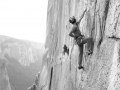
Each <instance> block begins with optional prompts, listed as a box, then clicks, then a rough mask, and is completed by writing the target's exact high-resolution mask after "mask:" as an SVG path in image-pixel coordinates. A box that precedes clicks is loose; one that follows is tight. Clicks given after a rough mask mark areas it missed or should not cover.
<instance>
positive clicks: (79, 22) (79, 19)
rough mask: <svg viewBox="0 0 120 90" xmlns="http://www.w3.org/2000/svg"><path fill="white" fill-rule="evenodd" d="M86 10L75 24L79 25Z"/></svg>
mask: <svg viewBox="0 0 120 90" xmlns="http://www.w3.org/2000/svg"><path fill="white" fill-rule="evenodd" d="M86 10H87V9H85V11H84V12H83V14H82V16H81V17H80V19H79V21H78V22H77V24H79V23H80V22H81V20H82V18H83V16H84V14H85V12H86Z"/></svg>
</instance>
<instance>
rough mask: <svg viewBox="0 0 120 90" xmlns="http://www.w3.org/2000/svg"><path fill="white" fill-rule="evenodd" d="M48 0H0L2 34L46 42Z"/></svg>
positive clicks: (0, 32) (0, 28)
mask: <svg viewBox="0 0 120 90" xmlns="http://www.w3.org/2000/svg"><path fill="white" fill-rule="evenodd" d="M47 4H48V0H44V1H41V0H34V1H33V0H10V1H9V0H2V1H0V35H5V36H9V37H13V38H16V39H22V40H29V41H33V42H40V43H44V42H45V37H46V36H45V35H46V19H47Z"/></svg>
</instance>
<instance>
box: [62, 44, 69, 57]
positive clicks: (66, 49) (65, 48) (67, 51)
mask: <svg viewBox="0 0 120 90" xmlns="http://www.w3.org/2000/svg"><path fill="white" fill-rule="evenodd" d="M65 53H67V54H68V55H69V48H68V47H67V46H66V44H65V45H64V47H63V54H64V55H65Z"/></svg>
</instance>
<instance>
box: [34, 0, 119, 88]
mask: <svg viewBox="0 0 120 90" xmlns="http://www.w3.org/2000/svg"><path fill="white" fill-rule="evenodd" d="M85 9H87V12H86V14H85V16H84V17H83V19H82V21H81V23H80V25H79V28H80V30H81V32H82V34H83V35H85V37H92V38H93V39H94V48H93V54H92V55H87V54H86V51H87V48H86V45H85V46H84V55H83V66H84V67H85V69H84V70H78V59H79V58H78V57H79V49H78V46H77V45H76V44H74V40H73V39H72V38H70V37H69V36H68V33H69V32H70V30H71V28H72V25H71V24H70V23H69V17H71V16H73V15H74V16H75V17H76V18H77V20H79V18H80V16H81V15H82V13H83V12H84V10H85ZM47 14H48V16H47V37H46V45H45V47H46V49H47V51H46V54H45V55H44V60H43V68H42V69H41V72H40V76H39V78H38V82H39V83H38V84H37V85H36V87H37V89H38V90H120V59H119V57H120V56H119V55H120V28H119V27H120V17H119V16H120V0H49V3H48V12H47ZM64 44H66V45H67V46H68V47H69V55H67V54H65V55H63V54H61V53H62V51H63V46H64Z"/></svg>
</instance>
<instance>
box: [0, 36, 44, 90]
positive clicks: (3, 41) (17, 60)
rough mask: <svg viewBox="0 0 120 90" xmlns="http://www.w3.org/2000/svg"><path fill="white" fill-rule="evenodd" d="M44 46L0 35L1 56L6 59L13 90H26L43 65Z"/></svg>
mask: <svg viewBox="0 0 120 90" xmlns="http://www.w3.org/2000/svg"><path fill="white" fill-rule="evenodd" d="M43 52H44V45H43V44H41V43H36V42H31V41H25V40H19V39H14V38H11V37H7V36H2V35H0V54H2V55H3V56H4V58H6V60H7V61H5V63H6V69H7V73H8V77H9V82H10V85H11V90H26V89H27V88H28V87H29V86H30V85H31V84H32V83H33V82H34V80H35V76H36V74H37V73H38V72H39V70H40V68H41V63H42V55H43Z"/></svg>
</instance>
